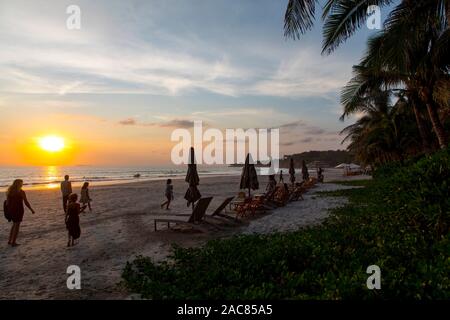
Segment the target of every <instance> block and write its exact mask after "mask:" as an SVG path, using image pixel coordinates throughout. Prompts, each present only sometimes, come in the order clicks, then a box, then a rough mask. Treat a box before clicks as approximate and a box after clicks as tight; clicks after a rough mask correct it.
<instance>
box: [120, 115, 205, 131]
mask: <svg viewBox="0 0 450 320" xmlns="http://www.w3.org/2000/svg"><path fill="white" fill-rule="evenodd" d="M118 124H119V125H122V126H141V127H160V128H185V129H189V128H193V126H194V121H192V120H184V119H172V120H168V121H161V122H140V121H138V120H136V119H135V118H127V119H123V120H120V121H119V122H118ZM204 125H206V124H204Z"/></svg>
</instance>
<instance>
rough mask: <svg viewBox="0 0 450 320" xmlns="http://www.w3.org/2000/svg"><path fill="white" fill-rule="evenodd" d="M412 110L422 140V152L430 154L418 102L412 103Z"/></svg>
mask: <svg viewBox="0 0 450 320" xmlns="http://www.w3.org/2000/svg"><path fill="white" fill-rule="evenodd" d="M412 108H413V111H414V116H415V117H416V122H417V129H418V130H419V134H420V138H421V139H422V150H423V151H424V152H425V153H426V154H429V153H430V151H431V148H430V144H429V143H428V139H427V134H426V132H425V124H424V122H423V119H422V117H421V116H420V112H419V109H418V108H417V104H416V101H412Z"/></svg>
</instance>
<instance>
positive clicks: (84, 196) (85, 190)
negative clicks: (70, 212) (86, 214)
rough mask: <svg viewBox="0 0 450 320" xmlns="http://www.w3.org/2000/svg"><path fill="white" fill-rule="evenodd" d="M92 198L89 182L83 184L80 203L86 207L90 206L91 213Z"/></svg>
mask: <svg viewBox="0 0 450 320" xmlns="http://www.w3.org/2000/svg"><path fill="white" fill-rule="evenodd" d="M91 201H92V199H91V197H90V196H89V182H85V183H84V184H83V186H82V187H81V198H80V202H81V203H82V204H83V205H84V206H86V205H87V206H88V208H89V211H92V208H91Z"/></svg>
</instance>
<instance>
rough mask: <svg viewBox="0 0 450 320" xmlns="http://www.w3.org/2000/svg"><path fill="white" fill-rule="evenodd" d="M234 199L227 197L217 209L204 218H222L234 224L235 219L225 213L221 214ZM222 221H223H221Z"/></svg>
mask: <svg viewBox="0 0 450 320" xmlns="http://www.w3.org/2000/svg"><path fill="white" fill-rule="evenodd" d="M233 199H234V197H229V198H226V199H225V200H224V201H223V202H222V204H221V205H220V206H219V207H217V209H216V210H215V211H214V212H213V213H212V214H211V215H206V216H205V217H206V218H215V219H219V218H224V219H227V220H233V222H236V219H235V218H234V217H232V216H230V215H228V214H226V213H222V211H224V210H225V208H226V207H227V206H228V205H229V204H230V203H231V201H233ZM221 221H223V220H221Z"/></svg>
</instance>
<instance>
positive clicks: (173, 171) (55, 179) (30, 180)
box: [0, 166, 242, 191]
mask: <svg viewBox="0 0 450 320" xmlns="http://www.w3.org/2000/svg"><path fill="white" fill-rule="evenodd" d="M241 170H242V169H241V168H230V167H226V166H223V167H209V166H208V167H206V166H198V172H199V176H209V175H239V174H240V173H241ZM186 171H187V168H186V166H183V167H181V166H180V167H177V168H152V167H95V166H70V167H69V166H67V167H62V166H42V167H0V190H1V191H3V190H5V189H6V188H7V187H8V186H9V185H11V183H12V182H13V181H14V180H15V179H22V180H23V181H24V189H35V188H56V187H58V186H59V183H60V182H61V181H62V180H63V179H64V175H66V174H68V175H69V176H70V180H71V181H72V182H73V184H74V186H77V185H81V184H82V183H83V182H85V181H89V182H90V183H91V184H94V185H105V184H113V183H126V182H133V181H143V180H164V179H168V178H174V179H175V178H182V177H184V176H185V175H186ZM136 175H139V177H135V176H136Z"/></svg>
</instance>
